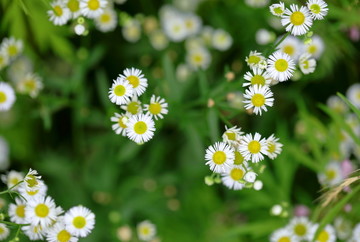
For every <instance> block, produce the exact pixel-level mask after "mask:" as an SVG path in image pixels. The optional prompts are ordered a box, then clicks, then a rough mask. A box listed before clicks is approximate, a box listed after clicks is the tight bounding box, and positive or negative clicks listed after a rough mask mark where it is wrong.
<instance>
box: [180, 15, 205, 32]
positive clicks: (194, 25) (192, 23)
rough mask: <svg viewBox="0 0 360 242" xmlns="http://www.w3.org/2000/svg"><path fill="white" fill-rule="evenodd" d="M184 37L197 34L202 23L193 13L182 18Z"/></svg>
mask: <svg viewBox="0 0 360 242" xmlns="http://www.w3.org/2000/svg"><path fill="white" fill-rule="evenodd" d="M183 19H184V24H185V29H186V36H193V35H196V34H198V33H199V31H200V29H201V26H202V22H201V18H200V17H199V16H197V15H195V14H193V13H187V14H185V15H184V16H183Z"/></svg>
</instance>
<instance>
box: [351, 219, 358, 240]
mask: <svg viewBox="0 0 360 242" xmlns="http://www.w3.org/2000/svg"><path fill="white" fill-rule="evenodd" d="M359 238H360V223H357V224H356V225H355V227H354V229H353V232H352V241H351V242H359Z"/></svg>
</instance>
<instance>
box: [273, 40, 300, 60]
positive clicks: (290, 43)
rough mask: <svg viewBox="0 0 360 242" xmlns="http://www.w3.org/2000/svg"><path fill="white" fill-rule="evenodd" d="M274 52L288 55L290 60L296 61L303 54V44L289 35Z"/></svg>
mask: <svg viewBox="0 0 360 242" xmlns="http://www.w3.org/2000/svg"><path fill="white" fill-rule="evenodd" d="M278 41H279V40H278ZM276 50H279V51H280V52H282V53H285V54H288V55H289V56H290V57H291V59H293V60H295V61H296V60H297V59H298V58H299V56H300V55H301V53H303V43H302V42H301V41H300V40H299V39H298V38H297V37H294V36H292V35H289V36H287V37H286V38H285V39H284V40H283V41H282V42H281V43H280V44H279V46H278V47H277V49H276Z"/></svg>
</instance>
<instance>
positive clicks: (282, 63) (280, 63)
mask: <svg viewBox="0 0 360 242" xmlns="http://www.w3.org/2000/svg"><path fill="white" fill-rule="evenodd" d="M288 67H289V63H288V62H287V61H286V60H285V59H278V60H277V61H276V62H275V69H276V70H277V71H279V72H284V71H286V70H287V69H288Z"/></svg>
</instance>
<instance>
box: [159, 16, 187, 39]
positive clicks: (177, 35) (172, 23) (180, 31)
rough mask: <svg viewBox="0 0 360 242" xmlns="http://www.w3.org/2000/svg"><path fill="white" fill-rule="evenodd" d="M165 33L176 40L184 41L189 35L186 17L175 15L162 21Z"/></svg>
mask: <svg viewBox="0 0 360 242" xmlns="http://www.w3.org/2000/svg"><path fill="white" fill-rule="evenodd" d="M162 26H163V30H164V33H165V35H166V36H167V37H168V38H169V39H170V40H171V41H174V42H180V41H183V40H184V39H185V38H186V36H187V31H186V25H185V22H184V19H183V18H181V17H179V16H177V15H175V16H171V17H167V18H166V19H164V20H163V21H162Z"/></svg>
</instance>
